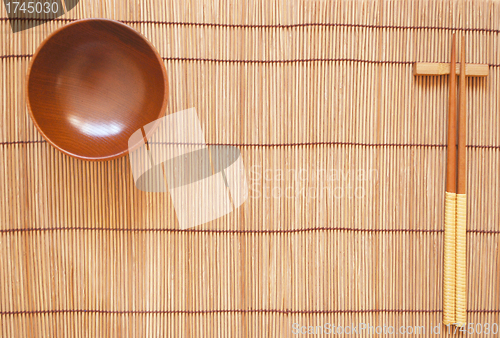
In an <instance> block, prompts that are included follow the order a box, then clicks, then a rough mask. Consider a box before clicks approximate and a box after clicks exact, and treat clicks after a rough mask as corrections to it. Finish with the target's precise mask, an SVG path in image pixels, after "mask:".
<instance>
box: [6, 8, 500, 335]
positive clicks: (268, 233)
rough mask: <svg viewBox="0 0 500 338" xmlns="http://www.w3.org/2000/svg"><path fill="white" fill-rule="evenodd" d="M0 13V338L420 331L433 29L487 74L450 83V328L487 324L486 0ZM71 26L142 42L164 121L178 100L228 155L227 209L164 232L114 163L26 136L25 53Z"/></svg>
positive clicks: (490, 263)
mask: <svg viewBox="0 0 500 338" xmlns="http://www.w3.org/2000/svg"><path fill="white" fill-rule="evenodd" d="M1 17H2V19H1V21H0V27H1V35H0V46H1V47H0V48H1V53H0V55H1V56H0V58H1V66H0V67H1V71H0V73H1V78H2V82H1V87H0V90H1V96H0V97H1V100H0V107H1V117H0V119H1V120H0V121H1V122H0V257H1V259H0V336H1V337H62V336H67V337H153V336H154V337H170V336H171V337H289V336H293V331H292V329H293V326H292V325H293V324H294V323H298V324H300V325H301V326H304V325H305V326H307V325H314V326H316V325H322V324H324V323H332V324H335V325H341V326H347V325H351V324H354V325H356V324H359V323H367V324H370V325H373V326H377V325H380V326H383V325H386V326H394V327H395V328H396V330H398V329H399V327H400V326H402V325H404V326H412V327H414V326H426V329H427V330H429V328H430V327H433V326H436V325H439V324H440V323H441V317H442V271H443V269H442V267H443V264H442V260H443V218H444V214H443V213H444V198H443V196H444V184H445V171H446V170H445V168H446V147H445V144H446V118H447V103H448V88H447V81H448V79H447V77H446V76H442V77H414V76H413V75H412V63H413V62H415V61H425V62H448V61H449V57H450V55H449V52H450V47H449V46H450V45H451V36H452V33H453V32H457V33H459V34H464V35H465V36H466V43H467V51H468V54H467V62H469V63H488V64H490V73H489V76H488V77H487V78H482V79H479V78H473V79H472V78H471V79H469V80H468V94H467V95H468V97H467V101H468V108H467V109H468V116H469V118H468V140H467V144H468V148H467V156H468V168H467V170H468V222H467V223H468V233H467V239H468V247H467V250H468V251H467V262H468V270H467V272H468V284H467V285H468V313H467V316H468V321H469V322H472V323H482V324H483V325H484V324H485V323H489V324H490V325H491V324H493V323H497V324H498V325H500V250H499V249H500V248H499V244H500V243H499V241H500V207H499V203H500V202H499V201H500V169H499V167H500V114H499V110H500V102H499V97H500V96H499V92H500V53H498V51H499V49H500V4H499V3H497V2H492V1H470V2H464V1H460V2H454V1H417V2H411V1H408V2H398V1H348V2H343V1H331V2H327V1H295V0H294V1H263V0H262V1H244V2H236V3H233V2H232V1H212V0H206V1H204V0H197V1H172V2H166V1H164V2H160V1H154V0H147V1H134V2H132V1H128V2H125V1H123V2H121V1H120V2H119V1H111V0H108V1H97V0H88V1H81V2H80V3H79V4H78V5H77V6H76V8H75V9H73V10H72V11H71V12H69V13H67V14H65V15H64V16H62V17H61V18H59V19H56V20H54V21H51V22H47V23H45V24H43V25H41V26H38V27H35V28H32V29H30V30H27V31H22V32H20V33H16V34H13V33H12V32H11V28H10V25H9V22H8V21H7V19H6V17H7V14H6V11H5V7H2V9H1ZM89 17H103V18H110V19H115V20H120V21H123V22H125V23H126V24H128V25H130V26H131V27H133V28H135V29H136V30H138V31H139V32H141V33H142V34H144V35H145V36H146V37H147V38H148V39H149V40H150V41H151V42H152V43H153V45H155V46H156V48H157V49H158V51H159V53H160V55H161V56H162V57H163V58H164V62H165V66H166V69H167V73H168V77H169V82H170V93H169V102H168V108H167V113H173V112H177V111H180V110H183V109H186V108H190V107H195V108H196V109H197V112H198V115H199V118H200V121H201V125H202V128H203V130H204V132H205V138H206V140H207V142H208V143H209V144H233V145H237V146H239V148H240V149H241V153H242V157H243V160H244V162H245V167H246V172H247V178H248V183H249V187H250V190H249V195H250V196H249V199H248V200H247V202H246V203H245V204H243V205H242V206H241V207H240V208H239V209H238V210H236V211H235V212H233V213H231V214H229V215H227V216H224V217H222V218H220V219H217V220H215V221H212V222H210V223H207V224H204V225H200V226H197V227H194V228H191V229H187V230H182V231H181V230H179V227H178V223H177V220H176V216H175V211H174V209H173V206H172V202H171V200H170V196H169V195H168V194H161V193H144V192H141V191H139V190H137V189H136V188H135V187H134V183H133V179H132V174H131V170H130V164H129V162H128V157H124V158H121V159H118V160H114V161H110V162H104V163H91V162H84V161H80V160H75V159H72V158H70V157H67V156H65V155H63V154H61V153H60V152H58V151H56V150H55V149H54V148H52V147H51V146H50V145H48V144H47V143H46V142H45V141H44V140H43V138H42V137H41V135H40V134H39V133H38V132H37V131H36V129H35V128H34V126H33V123H32V122H31V120H30V118H29V116H28V112H27V107H26V96H25V94H26V93H25V80H26V79H25V74H26V71H27V66H28V64H29V61H30V56H31V55H32V54H33V53H34V51H35V50H36V48H37V46H38V45H39V44H40V43H41V42H42V41H43V39H44V38H45V37H46V36H47V35H48V34H50V33H51V32H52V31H54V30H55V29H57V28H59V27H61V26H63V25H65V24H67V23H68V22H70V21H73V20H74V19H78V18H89ZM280 169H281V171H280ZM360 171H363V172H365V173H370V175H369V176H368V177H364V178H363V177H359V175H358V173H359V172H360ZM297 172H298V173H299V176H298V177H297V176H294V173H297ZM325 172H326V173H335V175H333V177H331V176H329V175H327V174H324V173H325ZM280 173H283V175H282V176H280ZM355 173H356V174H355ZM325 187H326V189H327V190H328V191H333V194H327V195H325V196H319V197H318V194H317V191H320V190H321V189H325ZM349 187H351V188H357V189H358V190H357V191H358V192H360V193H359V194H358V196H356V195H354V196H352V195H348V191H349V189H350V188H349ZM287 188H289V189H288V190H287ZM340 191H342V192H344V193H345V194H344V195H343V197H342V196H340ZM277 192H278V193H279V192H281V193H282V194H281V195H280V196H278V193H277ZM355 192H356V191H354V193H355ZM361 192H362V193H361ZM287 193H288V196H287V195H286V194H287ZM361 195H362V196H361ZM442 331H444V328H442ZM371 335H373V334H369V333H367V332H366V331H365V332H364V333H362V334H361V333H360V334H359V336H371ZM426 335H430V333H429V331H427V332H426ZM422 336H424V335H423V334H422ZM477 336H482V335H480V334H477ZM489 336H491V335H489Z"/></svg>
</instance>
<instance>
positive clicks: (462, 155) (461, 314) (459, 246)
mask: <svg viewBox="0 0 500 338" xmlns="http://www.w3.org/2000/svg"><path fill="white" fill-rule="evenodd" d="M461 44H462V46H461V51H460V105H459V115H458V158H457V162H458V167H457V176H458V177H457V220H456V267H455V273H456V305H455V306H456V314H455V316H456V318H455V321H456V323H457V325H458V326H463V325H465V322H466V306H467V299H466V296H467V295H466V284H467V280H466V266H467V256H466V250H467V247H466V236H467V235H466V223H467V214H466V211H467V198H466V188H467V167H466V156H467V155H466V147H465V143H466V137H467V111H466V108H467V101H466V90H465V88H466V78H465V37H464V36H462V43H461Z"/></svg>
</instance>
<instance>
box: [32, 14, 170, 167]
mask: <svg viewBox="0 0 500 338" xmlns="http://www.w3.org/2000/svg"><path fill="white" fill-rule="evenodd" d="M27 93H28V95H27V96H28V107H29V111H30V115H31V118H32V119H33V122H34V124H35V126H36V128H37V129H38V130H39V131H40V133H41V134H42V135H43V136H44V137H45V139H47V141H48V142H50V143H51V144H52V145H53V146H54V147H56V148H57V149H59V150H60V151H62V152H64V153H65V154H68V155H70V156H73V157H76V158H79V159H85V160H110V159H114V158H118V157H121V156H123V155H125V154H127V152H128V139H129V137H130V136H131V135H132V134H133V133H134V132H135V131H136V130H138V129H140V128H141V127H143V126H144V125H146V124H148V123H150V122H153V121H154V120H157V119H158V118H160V117H161V116H163V114H164V112H165V108H166V104H167V94H168V82H167V74H166V71H165V66H164V64H163V60H162V58H161V57H160V56H159V55H158V52H157V51H156V50H155V48H154V47H153V46H152V45H151V44H150V43H149V42H148V41H147V40H146V39H145V38H144V37H143V36H142V35H141V34H139V33H138V32H136V31H135V30H134V29H132V28H130V27H129V26H127V25H124V24H122V23H120V22H117V21H112V20H106V19H85V20H79V21H75V22H73V23H70V24H68V25H66V26H64V27H62V28H60V29H58V30H56V31H55V32H54V33H52V34H51V35H50V36H49V37H48V38H47V39H45V41H44V42H43V43H42V44H41V46H40V47H39V48H38V50H37V51H36V53H35V55H34V56H33V59H32V60H31V64H30V68H29V71H28V81H27Z"/></svg>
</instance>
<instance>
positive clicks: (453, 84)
mask: <svg viewBox="0 0 500 338" xmlns="http://www.w3.org/2000/svg"><path fill="white" fill-rule="evenodd" d="M455 40H456V38H455V34H453V38H452V42H451V60H450V77H449V93H450V94H449V104H448V108H449V109H448V151H447V167H446V193H445V210H444V263H443V267H444V269H443V270H444V271H443V324H444V325H451V324H453V323H455V296H456V294H455V291H456V290H455V278H456V275H455V241H456V238H455V223H456V197H457V195H456V191H457V187H456V184H457V180H456V169H457V162H456V161H457V149H456V145H457V92H456V90H457V79H456V41H455ZM461 73H462V74H465V72H464V71H462V72H461Z"/></svg>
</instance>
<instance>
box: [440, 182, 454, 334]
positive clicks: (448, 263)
mask: <svg viewBox="0 0 500 338" xmlns="http://www.w3.org/2000/svg"><path fill="white" fill-rule="evenodd" d="M456 206H457V194H456V193H454V192H448V191H447V192H446V193H445V200H444V263H443V265H444V266H443V324H444V325H452V324H454V323H455V305H456V304H455V296H456V293H455V290H456V286H455V278H456V272H455V253H456V248H455V241H456V235H455V223H456Z"/></svg>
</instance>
